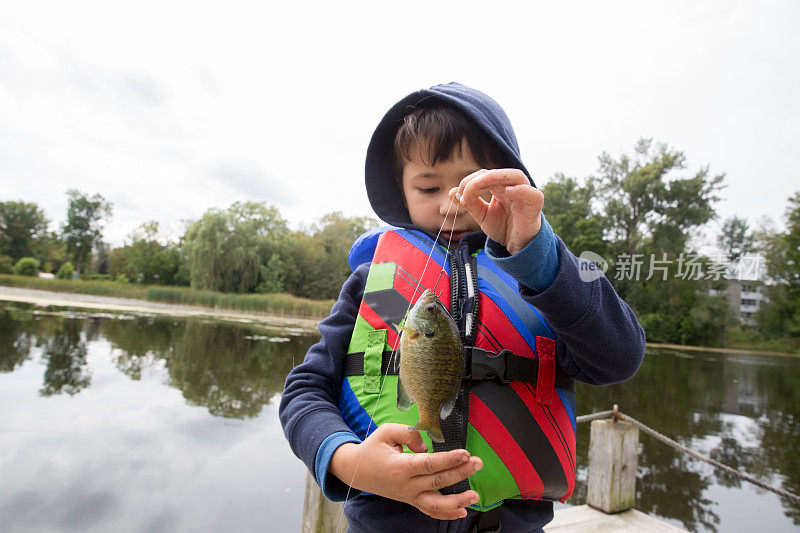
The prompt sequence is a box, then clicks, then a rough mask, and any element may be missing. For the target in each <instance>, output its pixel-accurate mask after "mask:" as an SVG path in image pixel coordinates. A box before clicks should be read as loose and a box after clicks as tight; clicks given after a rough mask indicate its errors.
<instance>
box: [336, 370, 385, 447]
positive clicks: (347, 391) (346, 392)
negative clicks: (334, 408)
mask: <svg viewBox="0 0 800 533" xmlns="http://www.w3.org/2000/svg"><path fill="white" fill-rule="evenodd" d="M339 411H341V413H342V417H343V418H344V421H345V422H346V423H347V425H348V426H349V427H350V429H352V430H353V432H354V433H355V434H356V435H358V436H359V437H361V438H362V439H366V438H367V437H368V436H369V435H368V434H367V428H369V433H370V434H371V433H372V432H373V431H375V430H376V429H378V426H377V425H376V424H375V422H374V421H373V420H372V418H371V417H370V416H369V415H368V414H367V412H366V411H365V410H364V408H363V407H362V406H361V404H360V403H359V402H358V398H357V397H356V393H355V392H353V389H352V388H351V387H350V381H349V380H348V379H347V378H344V379H343V380H342V390H341V391H340V393H339Z"/></svg>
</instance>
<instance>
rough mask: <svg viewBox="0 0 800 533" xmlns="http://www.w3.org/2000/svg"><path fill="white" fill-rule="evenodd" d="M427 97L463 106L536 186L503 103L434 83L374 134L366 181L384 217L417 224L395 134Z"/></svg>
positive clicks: (401, 103)
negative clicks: (407, 201)
mask: <svg viewBox="0 0 800 533" xmlns="http://www.w3.org/2000/svg"><path fill="white" fill-rule="evenodd" d="M423 100H425V101H431V100H434V101H437V102H442V103H446V104H450V105H453V106H455V107H456V108H458V109H460V110H461V112H463V113H464V114H465V115H466V116H467V117H469V118H470V119H472V120H473V121H474V122H475V123H476V124H477V125H478V126H479V127H480V128H481V129H482V130H483V131H484V132H486V134H488V135H489V138H491V139H492V140H493V141H494V142H495V143H496V144H497V145H498V146H499V147H500V148H501V149H502V150H503V151H504V152H505V154H506V157H507V161H508V164H509V165H510V166H512V167H514V168H517V169H519V170H521V171H523V172H524V173H525V175H526V176H528V180H529V181H530V182H531V185H533V186H534V187H535V186H536V184H535V183H534V182H533V179H532V178H531V175H530V173H529V172H528V170H527V169H526V168H525V165H523V164H522V160H521V159H520V155H519V145H518V144H517V137H516V135H514V130H513V128H512V127H511V122H510V121H509V120H508V116H506V113H505V111H503V109H502V108H501V107H500V104H498V103H497V102H495V101H494V100H493V99H491V98H490V97H489V96H487V95H485V94H483V93H482V92H480V91H477V90H475V89H472V88H470V87H467V86H465V85H461V84H460V83H456V82H451V83H447V84H444V85H434V86H433V87H431V88H430V89H422V90H420V91H416V92H413V93H411V94H409V95H408V96H406V97H405V98H403V99H402V100H400V101H399V102H397V103H396V104H395V105H394V106H392V108H391V109H389V111H388V112H387V113H386V115H384V117H383V119H381V121H380V123H379V124H378V127H377V128H376V129H375V132H374V133H373V134H372V140H370V143H369V147H368V148H367V161H366V165H365V181H366V185H367V196H368V197H369V202H370V204H371V205H372V209H373V210H374V211H375V214H377V215H378V217H379V218H380V219H381V220H383V221H384V222H386V223H387V224H391V225H393V226H399V227H403V228H413V227H415V226H414V225H413V224H412V223H411V217H410V216H409V214H408V209H407V208H406V206H405V205H404V204H403V196H402V193H401V190H400V185H399V184H398V183H397V182H396V181H395V179H394V175H393V168H392V153H393V150H394V137H395V134H396V133H397V130H398V128H399V127H400V125H401V123H402V120H403V117H405V115H407V114H408V113H409V112H411V111H412V110H413V109H414V108H415V107H416V106H417V105H418V104H419V103H420V102H422V101H423Z"/></svg>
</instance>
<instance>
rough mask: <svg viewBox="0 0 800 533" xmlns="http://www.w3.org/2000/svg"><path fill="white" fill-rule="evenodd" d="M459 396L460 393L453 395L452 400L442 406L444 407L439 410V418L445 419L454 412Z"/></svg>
mask: <svg viewBox="0 0 800 533" xmlns="http://www.w3.org/2000/svg"><path fill="white" fill-rule="evenodd" d="M457 397H458V394H456V395H455V396H453V399H452V400H450V401H449V402H447V403H446V404H444V405H443V406H442V409H441V410H440V411H439V418H441V419H442V420H444V419H445V418H447V417H448V416H450V413H452V412H453V406H454V405H455V404H456V398H457Z"/></svg>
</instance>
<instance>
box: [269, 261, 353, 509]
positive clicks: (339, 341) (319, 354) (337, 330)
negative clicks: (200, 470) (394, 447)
mask: <svg viewBox="0 0 800 533" xmlns="http://www.w3.org/2000/svg"><path fill="white" fill-rule="evenodd" d="M368 272H369V264H365V265H362V266H360V267H359V268H357V269H356V271H355V272H353V274H351V275H350V278H348V280H347V281H346V282H345V283H344V285H343V286H342V290H341V292H340V294H339V299H338V300H337V302H336V303H335V304H334V306H333V308H332V309H331V314H330V316H328V318H326V319H325V320H323V321H322V322H320V323H319V325H318V326H317V328H318V330H319V332H320V334H321V336H322V338H321V339H320V341H319V342H318V343H316V344H315V345H314V346H312V347H311V348H309V350H308V353H306V357H305V359H304V360H303V362H302V363H300V364H299V365H297V366H296V367H295V368H294V369H292V371H291V372H290V373H289V375H288V376H287V377H286V383H285V385H284V390H283V395H282V396H281V403H280V407H279V411H278V414H279V417H280V420H281V425H282V426H283V432H284V434H285V435H286V439H287V440H288V441H289V446H290V447H291V448H292V451H293V452H294V454H295V455H297V457H299V458H300V459H301V460H302V461H303V462H304V463H305V464H306V466H307V467H308V469H309V470H310V471H311V472H313V473H314V476H315V478H316V480H317V483H318V484H319V485H320V487H322V489H323V492H324V493H325V496H326V497H328V498H330V499H332V500H335V499H336V498H337V495H339V494H341V499H344V493H345V492H346V491H347V486H346V485H345V484H344V483H342V482H341V481H340V480H338V479H337V478H336V477H335V476H332V475H328V465H329V464H330V460H331V457H332V456H333V452H334V451H336V448H338V447H339V446H341V445H342V444H344V443H345V442H359V441H360V439H359V438H358V437H357V436H356V435H355V434H354V433H353V432H352V431H351V430H350V428H349V427H348V426H347V424H346V423H345V421H344V419H343V418H342V414H341V413H340V412H339V391H340V389H341V385H342V379H343V375H342V368H343V360H344V356H345V354H346V353H347V346H348V344H349V343H350V336H351V335H352V333H353V327H354V326H355V319H356V316H357V315H358V306H359V304H360V302H361V296H362V294H363V291H364V285H365V283H366V279H367V274H368ZM348 436H349V437H348ZM348 439H352V440H348Z"/></svg>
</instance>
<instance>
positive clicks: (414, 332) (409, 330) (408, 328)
mask: <svg viewBox="0 0 800 533" xmlns="http://www.w3.org/2000/svg"><path fill="white" fill-rule="evenodd" d="M400 330H401V331H403V333H408V335H409V336H410V337H411V338H412V339H416V338H417V337H419V336H420V335H422V333H420V332H419V331H417V330H415V329H414V328H412V327H411V326H406V325H402V326H400Z"/></svg>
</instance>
